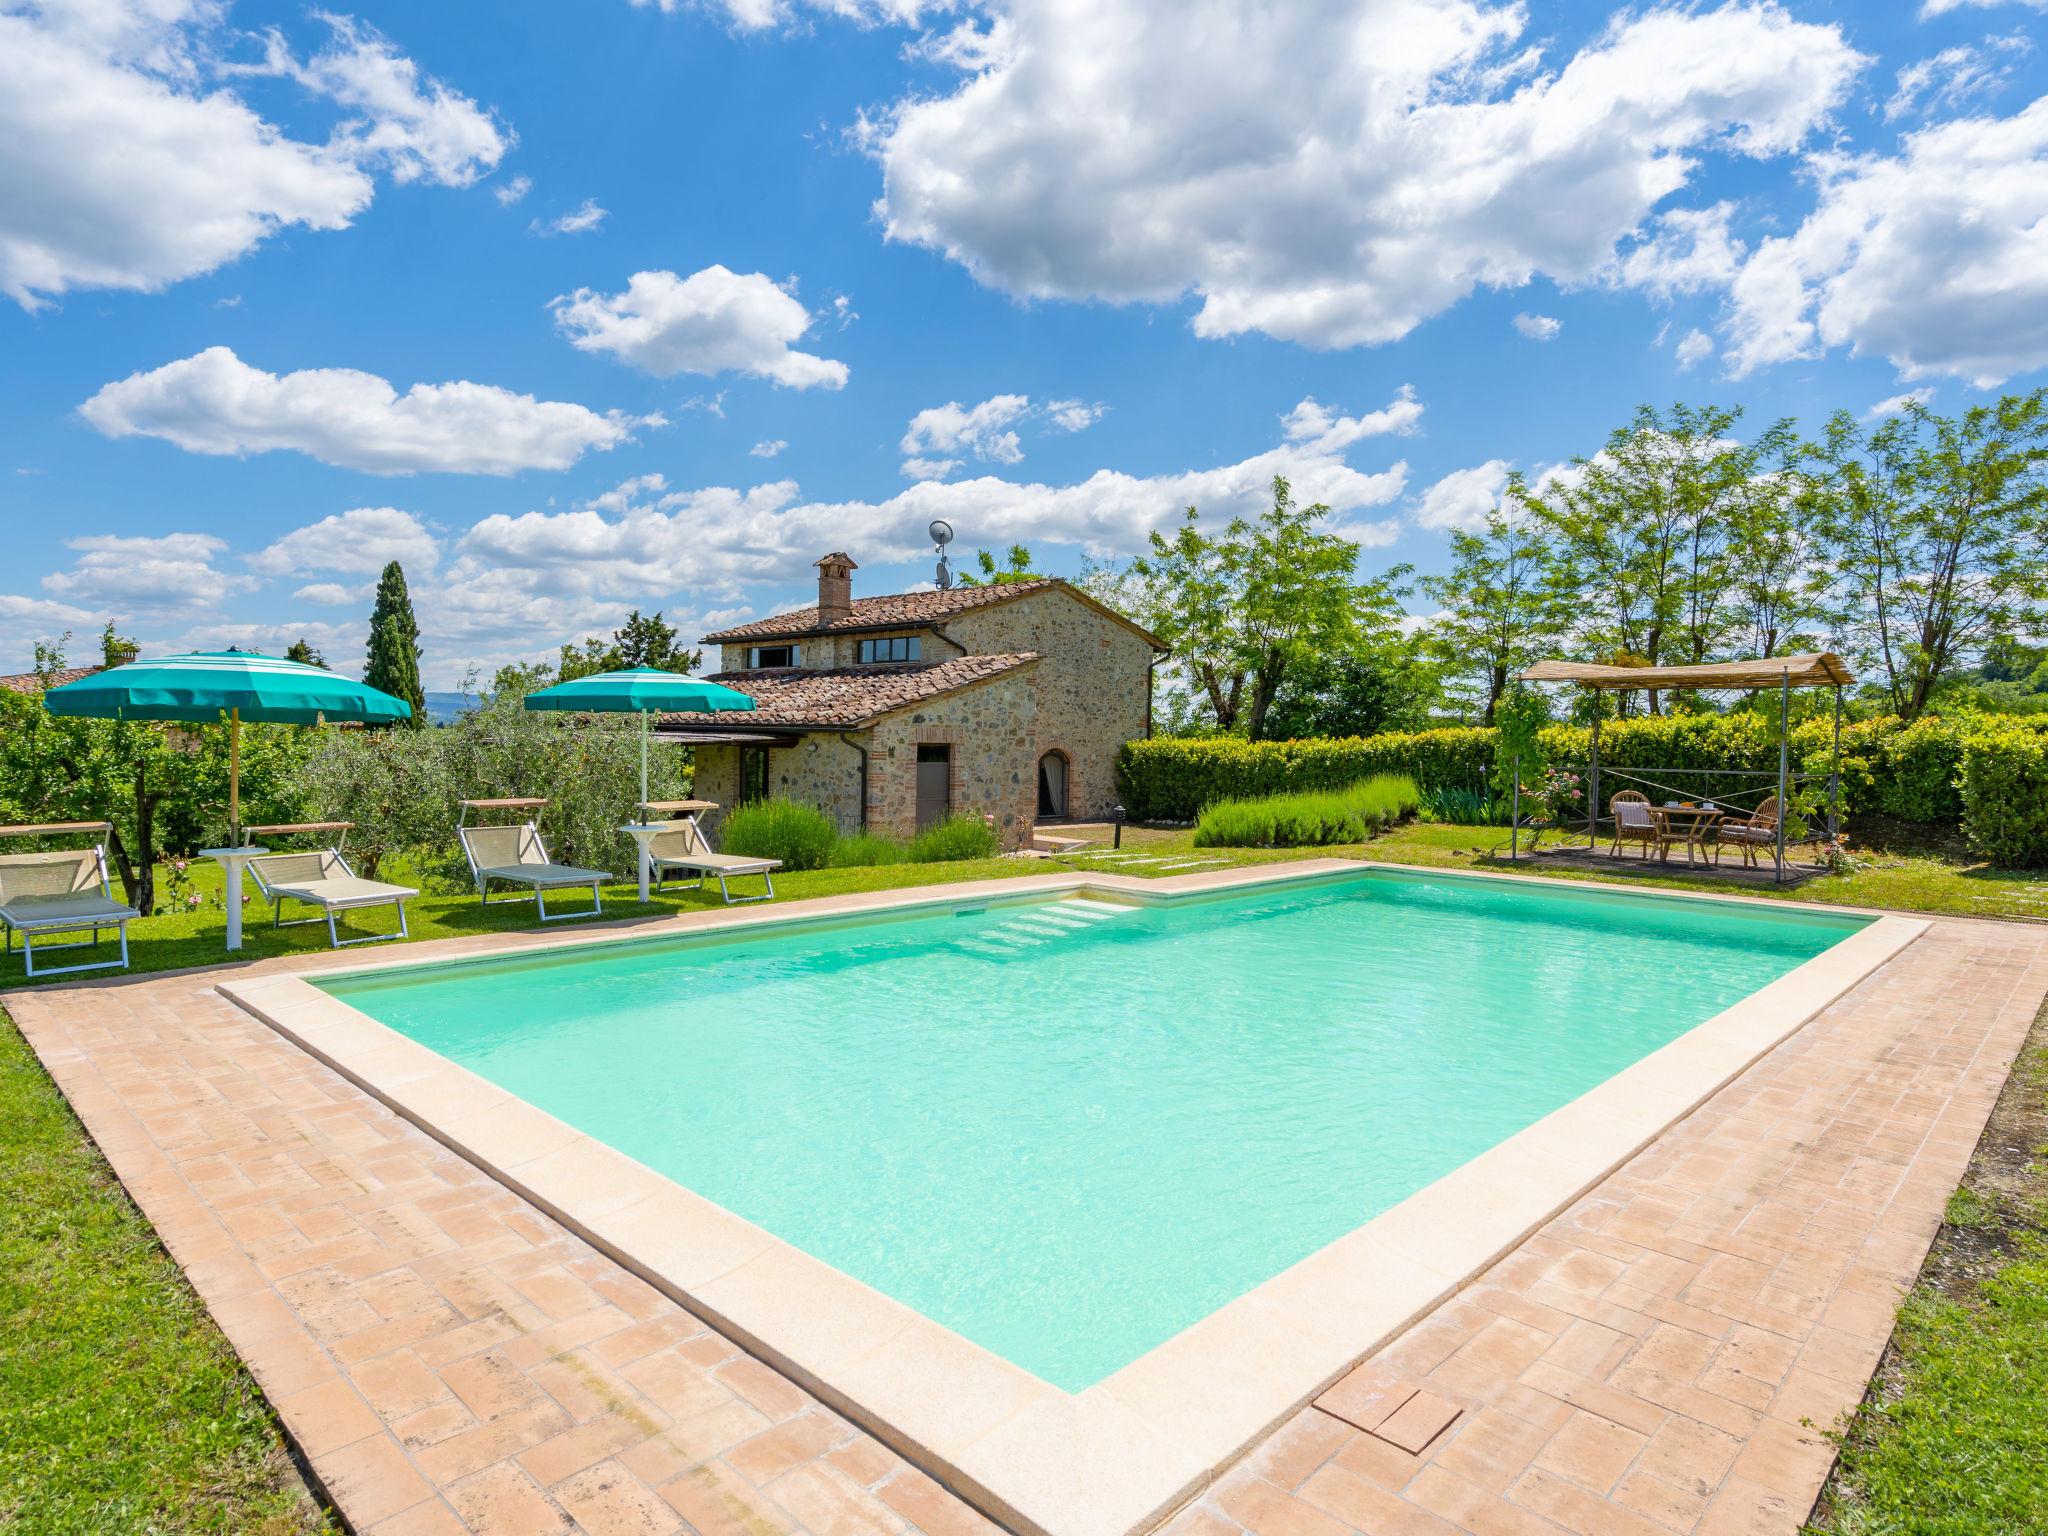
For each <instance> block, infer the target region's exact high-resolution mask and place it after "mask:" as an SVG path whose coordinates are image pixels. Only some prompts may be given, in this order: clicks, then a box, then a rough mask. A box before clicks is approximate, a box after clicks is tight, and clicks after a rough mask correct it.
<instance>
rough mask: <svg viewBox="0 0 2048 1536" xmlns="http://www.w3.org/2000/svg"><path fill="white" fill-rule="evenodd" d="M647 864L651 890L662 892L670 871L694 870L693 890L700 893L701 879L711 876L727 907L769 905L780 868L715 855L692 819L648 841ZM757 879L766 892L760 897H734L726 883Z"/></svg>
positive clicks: (777, 862)
mask: <svg viewBox="0 0 2048 1536" xmlns="http://www.w3.org/2000/svg"><path fill="white" fill-rule="evenodd" d="M647 858H648V862H649V863H650V864H652V865H653V866H654V886H655V889H656V890H660V889H661V888H662V885H663V882H665V881H666V880H667V879H668V872H669V871H670V870H672V869H679V870H694V871H696V875H697V883H696V885H695V886H692V887H691V889H693V890H701V889H703V886H704V877H705V876H706V875H710V876H712V877H713V878H715V879H716V880H717V881H718V894H719V895H721V896H723V897H724V898H725V904H726V905H727V906H729V907H730V906H737V905H739V904H740V903H741V902H748V901H770V900H773V899H774V896H775V871H776V870H778V869H780V868H782V860H780V859H750V858H747V857H745V856H743V855H741V854H736V853H714V852H712V851H711V845H710V844H709V843H707V842H705V841H704V833H703V830H702V829H701V828H700V827H698V825H697V821H696V818H695V817H690V818H688V819H687V820H683V821H679V822H677V823H676V827H675V830H674V831H672V832H661V833H657V834H656V835H655V836H653V837H651V838H649V839H648V840H647ZM752 875H759V876H760V877H761V879H762V880H763V881H764V882H765V883H766V884H767V887H768V889H767V890H766V891H765V892H763V893H762V894H761V895H759V896H735V895H733V893H732V888H731V887H730V886H728V885H727V884H726V882H727V881H728V880H735V879H739V878H741V877H742V876H752Z"/></svg>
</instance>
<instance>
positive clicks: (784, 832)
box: [718, 799, 839, 869]
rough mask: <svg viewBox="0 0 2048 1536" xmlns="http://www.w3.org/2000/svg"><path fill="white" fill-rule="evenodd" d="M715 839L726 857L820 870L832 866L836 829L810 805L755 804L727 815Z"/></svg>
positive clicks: (784, 866)
mask: <svg viewBox="0 0 2048 1536" xmlns="http://www.w3.org/2000/svg"><path fill="white" fill-rule="evenodd" d="M718 838H719V842H720V844H721V845H722V846H723V848H724V850H725V852H727V853H736V854H740V855H741V856H743V857H745V858H750V859H780V860H782V867H783V868H784V869H823V868H825V867H826V866H827V865H828V864H830V863H832V853H833V849H834V847H835V846H836V845H837V843H838V842H839V828H838V826H837V824H836V823H834V821H833V820H832V818H831V817H830V816H828V815H826V814H825V813H824V812H823V811H821V810H819V809H818V808H817V807H816V806H814V805H800V804H798V803H797V802H796V801H794V800H780V799H777V800H756V801H754V802H753V803H752V804H751V805H742V806H740V807H738V808H737V809H735V810H732V811H729V812H727V813H726V817H725V821H724V822H723V824H721V826H720V827H719V830H718Z"/></svg>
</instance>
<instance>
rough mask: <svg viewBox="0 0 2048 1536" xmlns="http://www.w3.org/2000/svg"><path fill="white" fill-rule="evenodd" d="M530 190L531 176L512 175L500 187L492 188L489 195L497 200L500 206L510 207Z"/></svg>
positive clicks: (531, 186) (531, 187) (531, 184)
mask: <svg viewBox="0 0 2048 1536" xmlns="http://www.w3.org/2000/svg"><path fill="white" fill-rule="evenodd" d="M532 190H533V178H532V177H531V176H514V177H513V178H512V179H511V180H510V181H508V182H506V183H505V185H503V186H502V187H494V188H492V189H491V196H493V197H495V198H496V199H497V200H498V205H499V206H500V207H502V208H510V207H511V206H512V205H513V204H514V203H516V202H518V201H519V200H520V199H521V198H522V197H524V196H526V194H527V193H529V192H531V191H532Z"/></svg>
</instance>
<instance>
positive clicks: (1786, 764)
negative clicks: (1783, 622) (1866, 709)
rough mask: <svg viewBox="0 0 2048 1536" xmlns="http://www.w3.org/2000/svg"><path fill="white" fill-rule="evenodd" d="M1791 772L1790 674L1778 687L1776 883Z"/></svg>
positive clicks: (1780, 876)
mask: <svg viewBox="0 0 2048 1536" xmlns="http://www.w3.org/2000/svg"><path fill="white" fill-rule="evenodd" d="M1791 770H1792V674H1791V673H1790V672H1787V673H1786V674H1785V680H1784V682H1782V683H1780V684H1779V685H1778V873H1777V876H1776V882H1777V883H1778V884H1779V885H1783V884H1784V883H1785V818H1786V817H1787V816H1788V815H1790V814H1791V811H1792V807H1791V806H1790V805H1789V804H1787V803H1786V796H1787V792H1788V791H1789V789H1790V788H1791V783H1790V780H1791Z"/></svg>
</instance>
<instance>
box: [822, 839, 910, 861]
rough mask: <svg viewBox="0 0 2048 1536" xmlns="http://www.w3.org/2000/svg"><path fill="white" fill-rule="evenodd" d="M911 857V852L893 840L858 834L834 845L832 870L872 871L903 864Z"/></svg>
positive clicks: (840, 840)
mask: <svg viewBox="0 0 2048 1536" xmlns="http://www.w3.org/2000/svg"><path fill="white" fill-rule="evenodd" d="M909 856H910V854H909V850H908V849H907V848H905V846H904V845H903V844H902V843H899V842H897V841H895V840H894V839H893V838H887V837H877V836H875V834H874V833H872V832H856V833H854V834H853V835H852V836H851V837H842V838H840V839H839V841H838V842H836V843H834V844H833V845H832V868H834V869H872V868H874V867H875V866H877V865H881V864H901V863H903V862H904V860H906V859H907V858H909Z"/></svg>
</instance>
